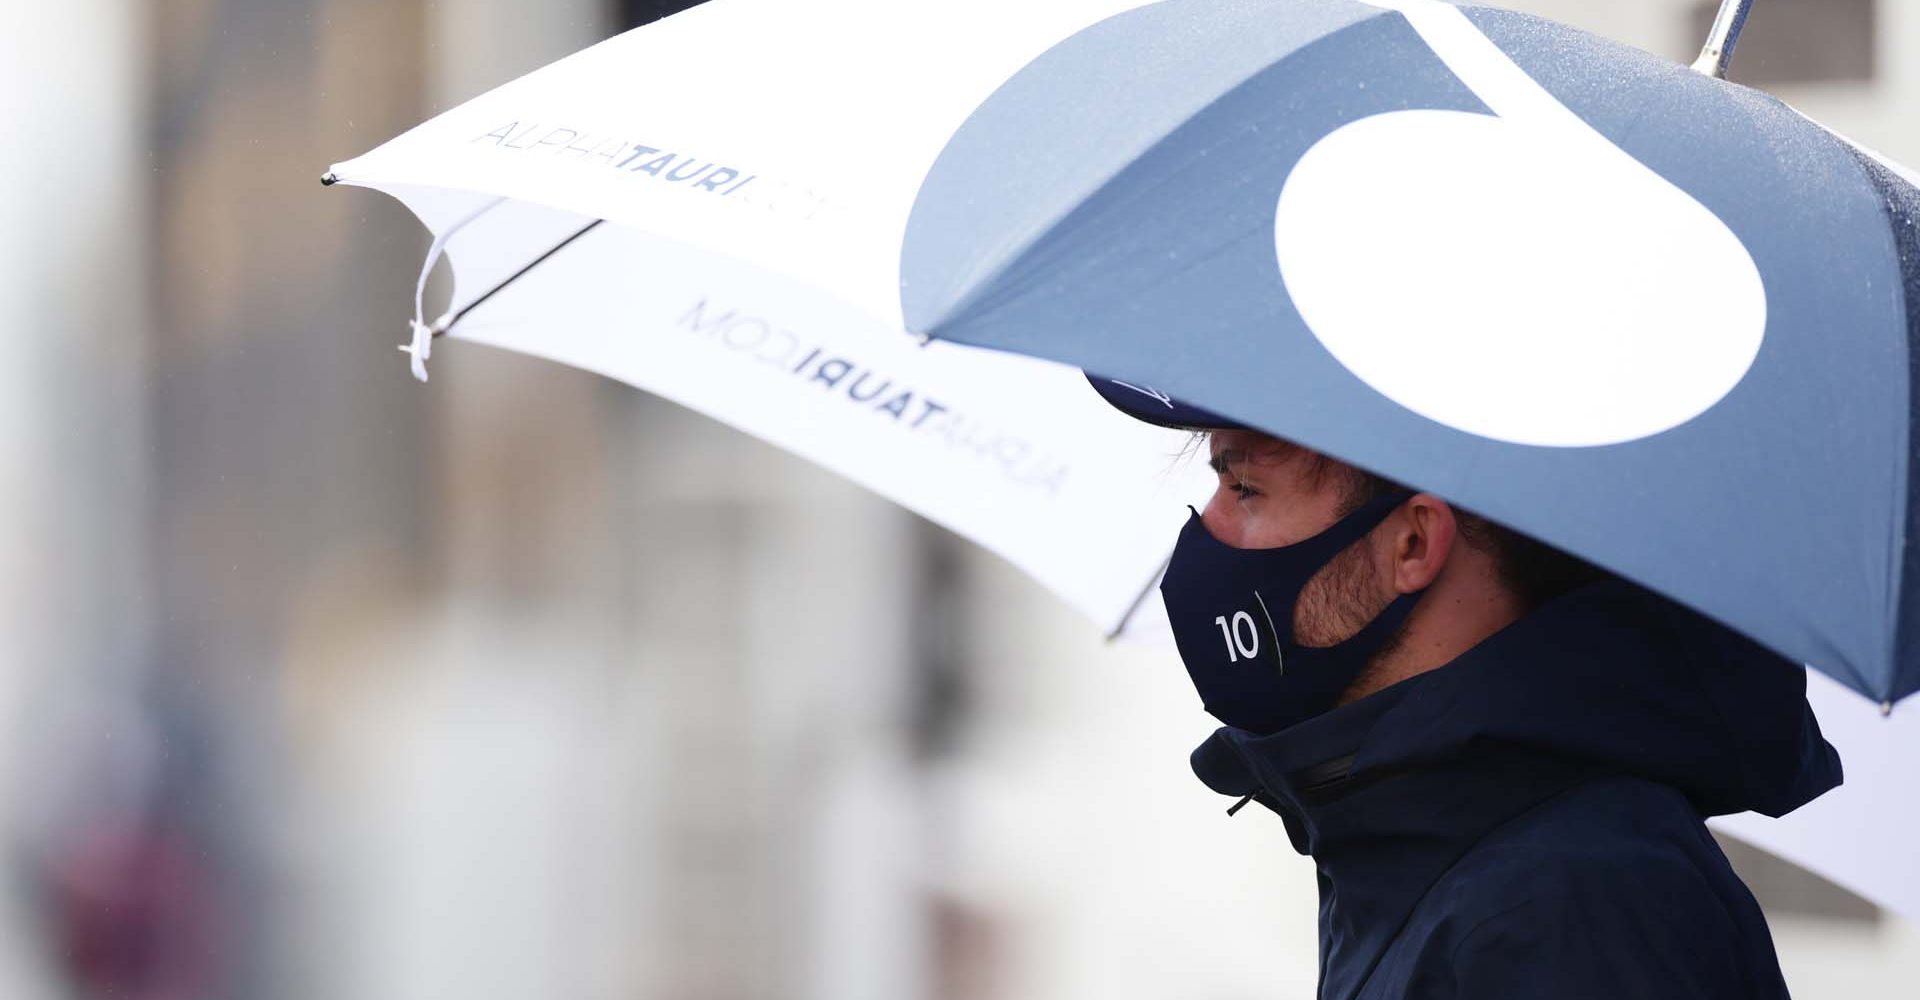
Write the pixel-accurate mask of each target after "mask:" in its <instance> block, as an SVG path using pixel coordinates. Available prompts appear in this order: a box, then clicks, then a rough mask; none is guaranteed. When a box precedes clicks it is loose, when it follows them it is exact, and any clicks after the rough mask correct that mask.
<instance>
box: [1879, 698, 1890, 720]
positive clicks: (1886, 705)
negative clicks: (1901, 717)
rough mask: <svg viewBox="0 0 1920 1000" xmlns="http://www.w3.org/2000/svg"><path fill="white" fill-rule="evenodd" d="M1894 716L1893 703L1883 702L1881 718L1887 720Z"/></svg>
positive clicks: (1881, 704)
mask: <svg viewBox="0 0 1920 1000" xmlns="http://www.w3.org/2000/svg"><path fill="white" fill-rule="evenodd" d="M1892 714H1893V702H1890V701H1883V702H1881V703H1880V717H1881V718H1882V719H1884V718H1887V717H1888V716H1891V715H1892Z"/></svg>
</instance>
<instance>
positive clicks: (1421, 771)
mask: <svg viewBox="0 0 1920 1000" xmlns="http://www.w3.org/2000/svg"><path fill="white" fill-rule="evenodd" d="M1194 769H1195V771H1196V773H1198V774H1199V776H1200V777H1201V779H1202V780H1203V781H1205V782H1206V783H1207V784H1208V785H1209V786H1210V787H1212V788H1213V789H1214V790H1215V791H1218V792H1221V793H1223V794H1227V795H1234V796H1242V795H1248V794H1252V795H1254V796H1255V797H1256V799H1257V801H1259V802H1261V803H1262V804H1263V805H1266V806H1267V807H1269V808H1270V809H1272V810H1274V811H1275V812H1277V813H1279V814H1280V816H1281V818H1282V819H1283V820H1284V821H1285V823H1286V828H1287V833H1288V834H1289V836H1290V837H1291V838H1292V841H1293V844H1294V847H1295V848H1296V849H1298V850H1299V851H1301V852H1302V853H1305V854H1310V855H1312V856H1313V859H1314V862H1315V863H1316V865H1317V867H1318V869H1319V882H1320V996H1321V997H1322V998H1323V1000H1356V998H1365V1000H1373V998H1389V997H1392V998H1398V997H1418V998H1422V1000H1426V998H1436V1000H1438V998H1450V997H1460V998H1475V1000H1503V998H1510V997H1513V998H1520V997H1525V998H1572V1000H1579V998H1592V1000H1626V998H1634V1000H1657V998H1668V997H1671V998H1682V997H1685V998H1701V997H1712V998H1716V1000H1734V998H1762V997H1764V998H1779V997H1785V996H1786V995H1787V990H1786V986H1785V984H1784V983H1783V982H1782V981H1781V978H1780V968H1779V962H1778V959H1777V958H1776V957H1775V955H1774V950H1773V940H1772V938H1771V936H1770V935H1769V934H1768V933H1767V925H1766V921H1765V919H1764V918H1763V917H1762V915H1761V912H1760V908H1759V906H1758V905H1757V904H1756V903H1755V902H1754V900H1753V896H1752V895H1751V894H1750V893H1749V892H1748V891H1747V888H1746V886H1745V885H1743V884H1742V883H1741V882H1740V880H1739V879H1738V878H1737V877H1736V876H1735V875H1734V874H1733V872H1732V870H1731V869H1730V868H1729V867H1728V866H1727V860H1726V858H1725V856H1724V855H1722V854H1721V852H1720V849H1719V847H1718V846H1717V845H1716V844H1715V843H1714V841H1713V838H1712V837H1711V836H1709V835H1708V833H1707V829H1706V826H1705V824H1704V822H1703V819H1704V817H1706V816H1710V815H1718V814H1722V813H1731V812H1740V811H1744V810H1757V811H1759V812H1762V813H1766V814H1769V815H1776V816H1777V815H1780V814H1783V813H1785V812H1787V811H1789V810H1791V809H1793V808H1795V807H1796V806H1799V805H1801V804H1802V803H1805V802H1806V801H1808V800H1809V799H1812V798H1813V797H1815V796H1817V795H1819V794H1820V793H1822V792H1824V791H1826V790H1827V789H1829V788H1832V787H1833V786H1835V785H1837V784H1839V782H1840V761H1839V757H1838V755H1837V754H1835V752H1834V750H1833V748H1832V747H1831V746H1829V745H1828V744H1827V743H1826V741H1825V740H1823V739H1822V738H1821V737H1820V730H1819V726H1818V724H1817V723H1816V722H1815V721H1814V718H1813V714H1812V712H1811V711H1810V710H1809V709H1808V707H1807V703H1806V675H1805V673H1804V671H1802V670H1801V669H1800V668H1799V667H1797V666H1794V665H1792V664H1790V663H1788V662H1786V661H1784V660H1782V659H1780V658H1779V657H1776V656H1774V655H1773V654H1771V653H1769V652H1767V651H1765V650H1763V649H1761V648H1760V647H1758V646H1756V645H1754V644H1753V643H1751V642H1748V641H1747V640H1745V639H1743V638H1741V637H1739V636H1737V635H1735V634H1733V633H1732V632H1730V631H1728V630H1726V629H1723V628H1721V627H1719V626H1717V625H1713V624H1711V623H1709V622H1707V621H1706V620H1705V619H1703V618H1701V617H1699V616H1698V615H1695V614H1693V613H1691V612H1688V611H1685V610H1683V609H1680V608H1678V607H1676V606H1674V605H1672V604H1670V603H1668V602H1665V601H1662V600H1659V599H1657V598H1654V597H1652V596H1651V595H1648V594H1646V593H1645V592H1643V591H1640V590H1639V589H1638V588H1635V587H1632V586H1631V585H1628V584H1624V583H1603V584H1596V585H1594V586H1590V587H1587V588H1585V589H1583V590H1580V591H1577V592H1575V593H1574V594H1571V595H1568V596H1567V597H1563V598H1561V599H1559V600H1558V601H1555V602H1553V603H1550V604H1548V605H1546V606H1545V607H1543V608H1541V609H1540V610H1538V611H1536V612H1534V613H1533V614H1531V615H1528V616H1527V617H1526V618H1524V619H1522V620H1520V621H1519V622H1516V623H1515V624H1513V625H1511V626H1509V627H1508V628H1506V629H1505V630H1503V631H1501V632H1500V633H1498V634H1496V635H1495V636H1493V637H1491V638H1489V639H1487V640H1486V641H1485V642H1483V643H1481V644H1480V645H1479V646H1477V647H1475V648H1474V649H1472V650H1470V651H1469V652H1468V653H1466V654H1465V655H1463V656H1461V657H1460V658H1459V659H1457V660H1455V661H1454V662H1452V663H1450V664H1448V665H1447V666H1445V667H1442V668H1440V669H1438V670H1434V671H1431V672H1428V673H1426V674H1422V675H1420V676H1418V677H1415V678H1413V679H1411V680H1408V681H1405V682H1403V683H1400V684H1397V685H1394V686H1393V687H1391V688H1388V689H1387V690H1385V691H1382V692H1380V693H1379V694H1376V695H1373V696H1372V697H1369V698H1364V699H1362V700H1360V701H1357V702H1354V703H1353V704H1351V705H1347V706H1344V707H1342V708H1339V709H1336V710H1334V711H1332V712H1329V713H1327V714H1325V715H1322V716H1320V717H1318V718H1315V719H1311V720H1309V721H1307V722H1305V723H1302V724H1301V725H1298V726H1295V727H1293V728H1291V729H1287V730H1284V731H1282V732H1280V733H1277V734H1274V735H1271V736H1256V735H1254V734H1251V733H1247V732H1244V731H1242V730H1236V729H1222V730H1220V731H1219V732H1218V733H1216V734H1215V735H1214V736H1213V738H1212V739H1210V740H1208V741H1207V743H1205V744H1203V745H1202V746H1201V747H1200V748H1199V749H1198V750H1196V751H1194Z"/></svg>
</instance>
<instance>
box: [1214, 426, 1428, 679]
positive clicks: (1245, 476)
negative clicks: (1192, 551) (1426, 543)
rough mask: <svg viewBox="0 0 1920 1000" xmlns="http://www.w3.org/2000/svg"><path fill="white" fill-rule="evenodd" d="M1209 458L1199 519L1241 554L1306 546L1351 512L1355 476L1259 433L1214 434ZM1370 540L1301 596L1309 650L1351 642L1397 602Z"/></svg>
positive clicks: (1299, 610) (1297, 624)
mask: <svg viewBox="0 0 1920 1000" xmlns="http://www.w3.org/2000/svg"><path fill="white" fill-rule="evenodd" d="M1208 444H1209V448H1208V451H1209V456H1210V458H1211V464H1212V466H1213V469H1214V471H1215V472H1216V473H1217V474H1218V475H1219V484H1218V485H1217V486H1216V487H1215V489H1214V493H1213V498H1212V499H1211V500H1209V501H1208V502H1207V508H1206V510H1204V511H1202V512H1201V514H1200V520H1201V523H1203V524H1205V525H1206V528H1207V531H1208V532H1209V533H1211V534H1212V535H1213V537H1215V538H1217V539H1219V540H1220V541H1221V542H1223V543H1225V544H1227V545H1231V546H1233V547H1234V548H1240V549H1271V548H1279V547H1280V546H1283V545H1292V544H1294V543H1296V542H1301V541H1305V540H1306V539H1308V538H1311V537H1313V536H1314V535H1317V534H1319V533H1321V532H1322V531H1325V530H1327V529H1328V528H1330V527H1332V526H1333V524H1334V523H1335V522H1337V521H1339V520H1340V518H1341V517H1343V516H1345V514H1346V513H1347V512H1348V510H1349V509H1350V508H1351V506H1352V498H1353V492H1354V485H1355V484H1354V474H1353V470H1352V469H1351V468H1350V467H1348V466H1345V465H1341V464H1340V463H1338V462H1334V461H1331V460H1329V459H1326V458H1323V457H1321V456H1320V455H1317V454H1315V453H1313V452H1310V451H1308V450H1306V449H1305V448H1301V447H1300V446H1298V445H1294V444H1291V443H1288V442H1286V441H1281V440H1279V439H1278V438H1274V437H1271V436H1269V435H1266V434H1260V433H1258V432H1255V431H1244V430H1232V431H1215V432H1213V434H1212V435H1211V440H1210V441H1209V443H1208ZM1376 555H1377V554H1376V553H1375V552H1374V551H1373V549H1372V547H1371V545H1370V540H1369V539H1361V540H1360V541H1358V542H1355V543H1354V544H1353V546H1352V547H1351V548H1348V549H1347V550H1346V551H1344V552H1342V553H1340V555H1338V556H1336V557H1334V559H1333V561H1332V562H1330V563H1328V564H1327V565H1326V567H1325V568H1323V569H1322V570H1321V571H1320V572H1319V573H1317V574H1315V575H1314V577H1313V579H1312V580H1311V581H1309V582H1308V584H1307V586H1306V588H1305V589H1303V590H1302V591H1301V592H1300V600H1299V602H1298V603H1297V604H1295V605H1294V609H1293V628H1294V635H1295V637H1296V638H1297V639H1298V640H1299V641H1300V642H1301V643H1302V644H1303V645H1307V646H1330V645H1332V644H1334V643H1336V642H1342V641H1344V640H1346V639H1349V638H1351V637H1352V636H1353V635H1354V634H1355V633H1357V632H1359V631H1360V629H1361V628H1363V627H1365V626H1366V624H1367V623H1368V622H1370V621H1372V620H1373V619H1374V617H1375V616H1376V615H1378V614H1379V613H1380V612H1381V611H1382V610H1384V609H1385V608H1386V606H1387V605H1388V604H1389V603H1391V602H1392V600H1393V598H1394V596H1395V593H1394V591H1393V590H1392V588H1391V587H1389V586H1386V585H1385V582H1384V580H1383V578H1382V576H1381V571H1380V570H1379V568H1378V567H1377V566H1376Z"/></svg>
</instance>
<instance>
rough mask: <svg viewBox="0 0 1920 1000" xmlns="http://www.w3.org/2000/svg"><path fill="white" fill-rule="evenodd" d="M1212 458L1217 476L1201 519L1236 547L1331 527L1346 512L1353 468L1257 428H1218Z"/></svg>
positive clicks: (1275, 544) (1300, 537) (1260, 545)
mask: <svg viewBox="0 0 1920 1000" xmlns="http://www.w3.org/2000/svg"><path fill="white" fill-rule="evenodd" d="M1208 446H1209V447H1208V451H1209V457H1210V459H1211V462H1210V464H1211V465H1212V466H1213V471H1214V472H1215V473H1216V474H1217V475H1218V476H1219V484H1218V485H1217V486H1216V487H1215V489H1214V492H1213V498H1212V499H1211V500H1209V501H1208V503H1207V509H1206V510H1204V511H1202V512H1201V514H1200V519H1201V521H1202V522H1204V523H1205V524H1206V526H1207V530H1208V531H1209V532H1211V533H1212V534H1213V537H1215V538H1217V539H1219V540H1220V541H1222V542H1225V543H1226V544H1228V545H1231V546H1233V547H1234V548H1237V549H1272V548H1279V547H1280V546H1282V545H1292V544H1294V543H1295V542H1300V541H1304V540H1306V539H1308V538H1311V537H1313V536H1314V535H1317V534H1319V533H1320V532H1322V531H1325V530H1326V529H1327V528H1329V527H1332V526H1333V523H1334V522H1335V521H1338V520H1340V517H1341V515H1342V514H1344V513H1345V512H1346V508H1347V506H1348V498H1349V497H1350V495H1351V490H1352V480H1351V478H1350V476H1349V470H1348V469H1347V468H1346V467H1345V466H1342V465H1339V464H1338V463H1334V462H1331V461H1329V460H1327V459H1325V458H1322V457H1321V456H1319V455H1316V454H1314V453H1313V452H1310V451H1308V450H1306V449H1305V448H1302V447H1300V446H1298V445H1295V444H1291V443H1288V442H1286V441H1282V440H1280V439H1278V438H1275V437H1271V436H1268V435H1266V434H1261V433H1258V432H1257V431H1241V430H1231V431H1214V432H1213V433H1212V435H1211V436H1210V440H1209V442H1208Z"/></svg>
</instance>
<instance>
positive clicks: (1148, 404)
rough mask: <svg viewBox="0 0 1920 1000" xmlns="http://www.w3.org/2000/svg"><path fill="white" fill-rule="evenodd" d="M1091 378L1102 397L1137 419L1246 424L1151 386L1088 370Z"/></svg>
mask: <svg viewBox="0 0 1920 1000" xmlns="http://www.w3.org/2000/svg"><path fill="white" fill-rule="evenodd" d="M1087 381H1088V382H1089V383H1091V384H1092V385H1093V390H1094V391H1095V392H1097V393H1099V394H1100V398H1102V399H1104V400H1106V401H1107V402H1108V403H1111V404H1113V408H1114V409H1116V410H1119V411H1120V412H1121V413H1124V414H1126V415H1127V416H1129V417H1132V418H1134V419H1135V420H1144V421H1146V422H1147V423H1150V424H1158V425H1160V426H1161V427H1178V428H1182V429H1187V430H1233V429H1239V428H1243V427H1245V426H1246V425H1245V424H1242V423H1240V422H1238V421H1234V420H1228V419H1227V418H1225V417H1223V416H1220V415H1219V414H1217V413H1213V412H1211V411H1208V410H1203V409H1201V408H1200V407H1198V406H1189V405H1188V404H1186V403H1182V402H1181V401H1179V400H1177V399H1174V398H1173V397H1171V396H1169V395H1167V394H1166V393H1164V392H1161V391H1160V390H1158V389H1154V388H1152V387H1150V386H1143V385H1135V384H1134V383H1131V382H1123V381H1121V380H1119V379H1114V378H1103V377H1101V376H1099V375H1095V374H1093V373H1091V372H1088V373H1087Z"/></svg>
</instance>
